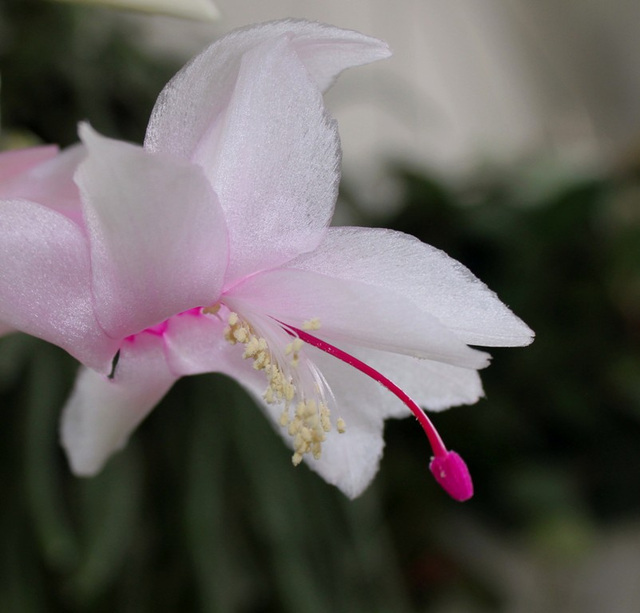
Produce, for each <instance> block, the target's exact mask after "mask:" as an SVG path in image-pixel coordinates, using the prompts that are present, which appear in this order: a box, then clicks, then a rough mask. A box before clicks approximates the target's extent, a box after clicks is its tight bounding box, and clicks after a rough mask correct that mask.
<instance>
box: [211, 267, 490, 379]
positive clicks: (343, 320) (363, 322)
mask: <svg viewBox="0 0 640 613" xmlns="http://www.w3.org/2000/svg"><path fill="white" fill-rule="evenodd" d="M223 301H224V303H225V304H227V306H229V308H230V309H232V310H237V311H238V312H239V313H240V314H241V316H243V317H244V318H245V319H248V321H249V322H250V321H251V313H252V312H256V313H262V314H265V315H269V316H270V317H272V318H274V319H276V320H279V321H281V322H283V323H287V324H290V325H292V326H295V327H298V328H300V327H304V322H305V321H308V320H312V319H316V318H317V319H319V320H320V322H321V328H320V330H319V331H318V332H317V333H315V332H314V334H317V336H321V337H323V338H326V339H327V340H332V341H334V340H335V341H338V342H346V343H350V344H353V345H360V346H364V347H370V348H372V349H382V350H386V351H392V352H395V353H401V354H406V355H411V356H414V357H422V358H428V359H432V360H437V361H440V362H445V363H448V364H455V365H458V366H464V367H467V368H482V367H484V366H486V365H487V363H488V356H487V354H485V353H482V352H480V351H476V350H474V349H471V348H469V347H467V346H466V345H465V344H464V343H463V342H462V341H461V340H460V339H459V338H457V337H456V336H455V335H454V334H452V333H451V332H450V331H449V330H447V328H445V327H444V326H443V325H442V324H441V323H440V322H439V321H438V320H437V319H436V318H435V317H433V316H432V315H430V314H429V313H427V312H426V311H424V310H421V309H419V308H418V307H416V306H415V305H414V304H412V303H411V302H409V301H407V300H406V299H404V298H403V297H402V296H398V295H397V294H395V293H394V292H392V291H388V289H387V288H382V287H375V286H373V285H365V284H364V283H358V282H357V281H345V280H343V279H337V278H334V277H328V276H325V275H322V274H318V273H315V272H310V271H303V270H295V269H276V270H271V271H266V272H263V273H260V274H258V275H254V276H253V277H250V278H249V279H247V280H245V281H244V282H243V283H241V284H239V285H237V286H236V287H234V288H233V289H232V290H231V291H229V292H228V293H227V294H225V296H224V297H223Z"/></svg>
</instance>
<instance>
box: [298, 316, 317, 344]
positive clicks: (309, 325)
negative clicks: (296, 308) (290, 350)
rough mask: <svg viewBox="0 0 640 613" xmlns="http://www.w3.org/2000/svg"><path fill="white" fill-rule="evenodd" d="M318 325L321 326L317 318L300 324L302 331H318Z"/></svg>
mask: <svg viewBox="0 0 640 613" xmlns="http://www.w3.org/2000/svg"><path fill="white" fill-rule="evenodd" d="M320 325H321V324H320V320H319V319H318V318H317V317H313V318H312V319H309V320H308V321H305V322H304V323H303V324H302V329H303V330H320ZM298 340H299V339H298Z"/></svg>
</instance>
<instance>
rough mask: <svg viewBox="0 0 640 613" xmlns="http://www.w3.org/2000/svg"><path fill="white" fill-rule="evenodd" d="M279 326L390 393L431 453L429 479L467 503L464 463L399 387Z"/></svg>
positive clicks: (469, 484)
mask: <svg viewBox="0 0 640 613" xmlns="http://www.w3.org/2000/svg"><path fill="white" fill-rule="evenodd" d="M278 323H280V325H281V326H282V327H283V328H284V329H285V330H286V331H287V332H288V333H289V334H291V335H292V336H294V337H297V338H299V339H300V340H302V341H304V342H305V343H308V344H309V345H312V346H313V347H316V348H317V349H320V350H321V351H324V352H325V353H328V354H329V355H332V356H334V357H336V358H338V359H339V360H342V361H343V362H345V363H347V364H349V366H353V368H355V369H356V370H359V371H360V372H362V373H364V374H365V375H367V376H368V377H371V378H372V379H373V380H374V381H377V382H378V383H380V384H381V385H383V386H384V387H386V388H387V389H388V390H389V391H390V392H391V393H392V394H394V395H395V396H396V397H397V398H399V399H400V400H401V401H402V402H403V403H404V404H405V405H406V406H407V407H408V408H409V410H410V411H411V412H412V413H413V414H414V415H415V417H416V419H417V420H418V422H419V423H420V425H421V426H422V429H423V430H424V432H425V434H426V435H427V438H428V439H429V444H430V445H431V449H432V450H433V453H434V456H435V457H434V458H432V460H431V463H430V465H429V469H430V470H431V472H432V474H433V476H434V477H435V479H436V481H437V482H438V483H439V484H440V485H441V486H442V487H443V489H444V490H445V491H446V492H447V493H448V494H449V495H450V496H451V497H452V498H454V499H456V500H459V501H464V500H468V499H469V498H471V496H473V484H472V482H471V476H470V475H469V471H468V469H467V466H466V464H465V463H464V460H463V459H462V458H461V457H460V456H459V455H458V454H457V453H456V452H455V451H449V450H448V449H447V448H446V447H445V445H444V443H443V441H442V438H441V437H440V435H439V434H438V431H437V430H436V428H435V426H434V425H433V424H432V423H431V420H430V419H429V418H428V417H427V416H426V415H425V413H424V411H423V410H422V409H421V408H420V407H419V406H418V405H417V404H416V402H415V401H414V400H413V399H412V398H411V397H410V396H409V395H408V394H407V393H406V392H404V391H403V390H402V389H401V388H400V387H398V386H397V385H396V384H395V383H394V382H393V381H391V380H389V379H387V377H385V376H384V375H383V374H381V373H379V372H378V371H377V370H375V369H374V368H372V367H371V366H369V365H368V364H365V363H364V362H362V361H361V360H359V359H358V358H356V357H354V356H352V355H351V354H349V353H347V352H346V351H343V350H342V349H339V348H338V347H335V346H334V345H331V344H330V343H327V342H326V341H323V340H322V339H319V338H317V337H316V336H313V335H312V334H309V333H308V332H305V331H304V330H300V329H299V328H295V327H294V326H290V325H288V324H285V323H282V322H278Z"/></svg>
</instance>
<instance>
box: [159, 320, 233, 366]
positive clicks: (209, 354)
mask: <svg viewBox="0 0 640 613" xmlns="http://www.w3.org/2000/svg"><path fill="white" fill-rule="evenodd" d="M224 329H225V324H224V323H223V322H222V321H221V320H220V319H219V318H218V317H216V316H215V315H204V314H202V313H196V312H187V313H181V314H180V315H176V316H175V317H172V318H171V319H170V320H169V321H168V322H167V329H166V331H165V334H164V339H165V347H166V354H167V361H168V363H169V367H170V368H171V371H172V372H173V373H174V374H175V375H176V376H182V375H196V374H201V373H205V372H225V364H226V362H227V360H229V359H230V360H232V361H234V362H236V361H237V360H238V356H237V355H235V354H242V352H239V351H237V348H234V347H231V345H230V344H229V343H228V342H227V341H226V340H224ZM234 349H235V351H234ZM240 359H241V358H240ZM238 363H239V362H238Z"/></svg>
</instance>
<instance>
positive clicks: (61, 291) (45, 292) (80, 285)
mask: <svg viewBox="0 0 640 613" xmlns="http://www.w3.org/2000/svg"><path fill="white" fill-rule="evenodd" d="M0 260H1V261H2V267H1V268H0V321H2V322H3V324H4V325H6V326H11V327H13V328H15V329H16V330H21V331H23V332H26V333H28V334H32V335H33V336H37V337H40V338H43V339H45V340H47V341H49V342H51V343H54V344H56V345H59V346H60V347H62V348H64V349H66V350H67V351H68V352H69V353H70V354H71V355H73V356H75V357H76V358H77V359H78V360H80V361H81V362H83V363H84V364H87V365H89V366H91V367H93V368H96V369H102V370H107V369H108V368H109V364H110V362H111V359H112V358H113V356H114V354H115V352H116V350H117V344H116V342H115V341H113V340H112V339H110V338H108V337H107V336H106V335H105V334H104V332H103V330H102V329H101V328H100V326H99V325H98V322H97V320H96V318H95V315H94V312H93V301H92V295H91V276H90V264H89V250H88V246H87V243H86V239H85V236H84V235H83V233H82V230H81V229H80V228H79V227H78V226H77V225H76V224H74V223H73V222H72V221H70V220H69V219H67V218H66V217H64V216H63V215H60V214H59V213H56V212H55V211H52V210H50V209H47V208H45V207H43V206H41V205H38V204H35V203H32V202H26V201H20V200H8V201H0Z"/></svg>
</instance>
